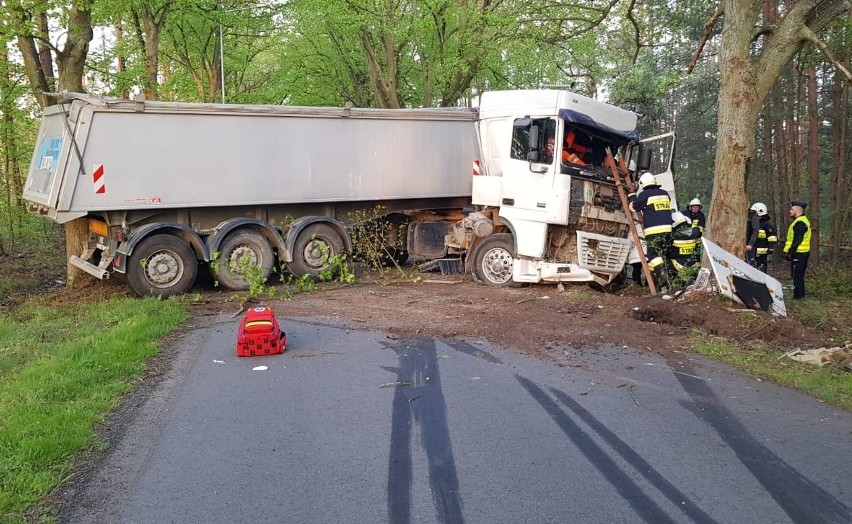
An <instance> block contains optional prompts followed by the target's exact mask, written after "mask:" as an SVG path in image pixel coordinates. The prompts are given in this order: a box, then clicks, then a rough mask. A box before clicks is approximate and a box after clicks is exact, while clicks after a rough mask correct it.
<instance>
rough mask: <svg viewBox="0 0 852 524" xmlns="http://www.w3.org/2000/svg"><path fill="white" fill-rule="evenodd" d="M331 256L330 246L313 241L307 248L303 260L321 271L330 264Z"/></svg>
mask: <svg viewBox="0 0 852 524" xmlns="http://www.w3.org/2000/svg"><path fill="white" fill-rule="evenodd" d="M329 256H331V248H330V247H329V245H328V244H326V243H325V242H322V241H320V240H312V241H311V242H308V244H307V245H306V246H305V252H304V257H303V258H304V260H305V263H306V264H307V265H308V266H309V267H311V268H313V269H321V268H322V267H323V266H325V265H326V264H327V263H328V258H329Z"/></svg>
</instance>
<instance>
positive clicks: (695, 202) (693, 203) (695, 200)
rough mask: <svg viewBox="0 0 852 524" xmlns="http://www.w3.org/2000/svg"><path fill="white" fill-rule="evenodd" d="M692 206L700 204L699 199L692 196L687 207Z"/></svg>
mask: <svg viewBox="0 0 852 524" xmlns="http://www.w3.org/2000/svg"><path fill="white" fill-rule="evenodd" d="M692 206H701V201H700V200H698V198H697V197H696V198H693V199H692V200H690V201H689V207H692Z"/></svg>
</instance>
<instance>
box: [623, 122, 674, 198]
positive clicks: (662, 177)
mask: <svg viewBox="0 0 852 524" xmlns="http://www.w3.org/2000/svg"><path fill="white" fill-rule="evenodd" d="M675 144H676V136H675V133H674V132H673V131H671V132H668V133H663V134H661V135H656V136H652V137H649V138H644V139H642V140H640V141H639V144H638V147H637V146H636V145H634V146H633V148H632V150H631V152H630V158H631V159H632V160H631V162H636V165H638V166H639V168H638V169H636V171H635V172H634V173H633V174H632V176H633V181H634V183H635V182H636V181H637V180H638V179H639V176H640V175H641V174H642V173H644V172H645V171H650V172H651V173H653V174H654V175H656V177H657V182H659V183H660V186H661V187H662V188H663V189H665V190H666V191H668V192H669V196H670V197H671V201H672V206H674V209H678V205H677V197H676V195H675V180H674V176H675V174H674V156H675ZM640 150H646V151H651V159H650V165H648V166H643V165H642V163H641V162H640V159H639V156H640V155H639V151H640Z"/></svg>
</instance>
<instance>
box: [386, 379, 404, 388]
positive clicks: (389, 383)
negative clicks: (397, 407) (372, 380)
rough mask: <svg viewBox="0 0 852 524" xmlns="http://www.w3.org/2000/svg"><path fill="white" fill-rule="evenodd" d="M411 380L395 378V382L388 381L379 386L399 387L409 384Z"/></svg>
mask: <svg viewBox="0 0 852 524" xmlns="http://www.w3.org/2000/svg"><path fill="white" fill-rule="evenodd" d="M410 385H411V382H403V381H402V380H397V381H396V382H388V383H385V384H382V385H381V386H379V387H380V388H401V387H405V386H410Z"/></svg>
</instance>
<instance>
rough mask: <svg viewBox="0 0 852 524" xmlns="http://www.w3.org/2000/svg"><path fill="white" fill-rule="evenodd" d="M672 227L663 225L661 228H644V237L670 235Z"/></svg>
mask: <svg viewBox="0 0 852 524" xmlns="http://www.w3.org/2000/svg"><path fill="white" fill-rule="evenodd" d="M671 232H672V225H671V224H663V225H662V226H651V227H646V228H645V235H646V236H647V235H659V234H660V233H671Z"/></svg>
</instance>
